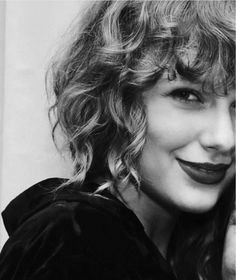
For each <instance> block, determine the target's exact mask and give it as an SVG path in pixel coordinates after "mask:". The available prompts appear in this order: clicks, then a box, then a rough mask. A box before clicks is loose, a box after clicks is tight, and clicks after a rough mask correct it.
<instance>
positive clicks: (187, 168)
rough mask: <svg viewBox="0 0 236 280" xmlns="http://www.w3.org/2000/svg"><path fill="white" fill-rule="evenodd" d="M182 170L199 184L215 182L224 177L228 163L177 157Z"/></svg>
mask: <svg viewBox="0 0 236 280" xmlns="http://www.w3.org/2000/svg"><path fill="white" fill-rule="evenodd" d="M177 161H178V163H179V165H180V167H181V168H182V170H183V171H184V172H185V173H187V175H189V177H190V178H192V179H193V180H194V181H196V182H198V183H201V184H217V183H219V182H220V181H221V180H223V179H224V177H225V174H226V171H227V169H228V168H229V167H230V164H212V163H197V162H190V161H185V160H182V159H179V158H177Z"/></svg>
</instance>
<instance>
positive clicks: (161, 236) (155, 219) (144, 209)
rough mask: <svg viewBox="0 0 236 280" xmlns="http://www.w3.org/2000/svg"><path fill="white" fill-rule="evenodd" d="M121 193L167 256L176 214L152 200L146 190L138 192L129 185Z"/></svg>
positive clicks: (150, 236)
mask: <svg viewBox="0 0 236 280" xmlns="http://www.w3.org/2000/svg"><path fill="white" fill-rule="evenodd" d="M121 195H122V197H123V198H124V201H125V202H126V204H127V206H128V207H129V208H130V209H131V210H132V211H133V212H134V213H135V214H136V216H137V217H138V219H139V220H140V222H141V223H142V224H143V226H144V229H145V232H146V234H147V235H148V237H149V238H150V239H151V240H152V241H153V243H154V244H155V245H156V247H157V248H158V250H159V251H160V253H161V254H162V256H163V257H164V258H166V255H167V248H168V244H169V240H170V237H171V234H172V231H173V228H174V226H175V221H176V215H174V214H173V213H171V211H169V210H166V209H165V208H164V207H163V206H161V205H160V204H158V203H157V202H156V201H154V200H152V199H151V198H150V197H149V196H148V195H146V194H145V193H144V192H142V191H140V192H138V191H137V190H136V189H135V188H134V187H127V188H126V189H125V190H122V192H121Z"/></svg>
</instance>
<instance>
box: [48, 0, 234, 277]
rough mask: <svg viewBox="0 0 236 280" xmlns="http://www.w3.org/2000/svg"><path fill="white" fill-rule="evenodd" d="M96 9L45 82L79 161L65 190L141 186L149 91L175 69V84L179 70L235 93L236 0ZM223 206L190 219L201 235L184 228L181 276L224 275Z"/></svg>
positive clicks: (134, 0) (136, 1) (97, 5)
mask: <svg viewBox="0 0 236 280" xmlns="http://www.w3.org/2000/svg"><path fill="white" fill-rule="evenodd" d="M90 4H91V5H90V7H89V8H88V9H87V11H86V12H85V13H84V15H83V17H82V19H81V20H80V22H79V23H77V24H76V25H75V27H74V28H73V29H72V31H71V33H72V37H73V39H72V41H71V42H70V43H69V44H68V45H67V46H66V47H65V48H64V50H63V51H62V52H61V53H60V55H58V56H56V57H55V59H54V61H53V63H52V67H51V71H50V72H48V76H47V77H48V81H51V83H50V84H49V87H50V86H51V88H52V93H53V94H54V96H55V103H54V105H53V106H52V107H51V110H50V113H54V116H55V117H56V122H55V124H54V127H53V137H54V139H55V131H56V128H57V127H60V128H61V129H62V131H63V132H64V134H65V136H66V139H67V143H68V147H69V149H70V151H71V155H72V158H73V163H74V175H73V176H72V177H71V178H70V180H69V181H68V182H67V183H65V184H64V186H65V185H67V184H69V183H76V185H77V186H81V187H82V186H83V184H85V183H86V182H91V181H98V182H100V185H99V188H98V190H102V189H105V188H108V187H112V188H113V189H115V190H117V192H118V190H119V189H120V188H123V187H126V186H129V185H134V186H135V187H136V188H137V189H139V187H140V182H141V178H140V172H139V157H140V154H141V153H142V149H143V146H144V144H145V138H146V128H147V119H146V114H145V106H144V104H143V99H142V93H143V92H144V91H146V90H147V89H149V88H150V87H152V86H154V85H155V83H157V82H158V79H159V78H160V77H161V76H162V74H163V73H164V71H168V73H169V79H170V80H171V79H175V77H176V74H178V75H180V76H181V77H184V78H186V79H188V80H190V81H193V82H201V83H202V84H203V91H204V92H206V94H207V92H209V90H210V91H211V92H214V93H215V94H227V89H228V88H229V87H232V86H234V82H235V81H234V77H235V1H203V0H199V1H193V0H192V1H191V0H181V1H167V0H158V1H140V0H130V1H96V2H92V3H91V2H90ZM219 86H220V88H221V89H222V86H223V88H224V92H219V91H218V90H217V89H218V88H219ZM167 113H168V112H167ZM231 190H232V188H231ZM95 191H96V190H95ZM229 196H230V195H229ZM229 196H228V197H229ZM231 197H232V194H231ZM222 199H226V198H225V197H224V196H223V198H222ZM227 199H228V198H227ZM224 205H225V203H223V202H222V201H219V203H218V206H217V208H216V209H213V211H212V213H214V215H213V214H212V213H210V214H209V217H208V218H207V219H201V222H199V220H194V219H193V218H192V217H191V225H192V228H194V231H191V230H190V228H191V227H190V226H189V223H188V224H186V225H184V222H180V223H179V224H178V226H179V225H181V229H182V228H184V227H185V226H186V227H185V230H184V231H182V230H181V229H178V232H179V233H181V235H180V234H179V235H178V234H177V235H176V237H175V239H177V241H176V242H175V244H179V245H178V246H177V245H175V246H174V245H173V246H172V247H173V248H172V249H173V250H172V252H182V253H183V252H184V254H185V255H183V254H182V257H181V258H180V257H179V255H177V253H176V254H175V253H172V255H171V259H172V261H173V262H174V267H175V269H176V273H177V275H178V276H179V277H180V279H188V280H189V279H191V280H194V279H214V280H216V279H220V274H221V272H219V271H218V270H219V269H220V268H219V267H220V266H221V265H220V255H221V253H222V246H221V245H222V240H221V236H223V233H222V232H224V229H225V226H222V228H219V227H220V225H222V219H223V220H224V221H225V220H226V219H227V217H228V212H227V211H226V210H225V211H226V212H224V211H223V210H222V209H223V208H224V207H225V206H224ZM219 209H220V210H219ZM219 213H220V214H219ZM222 213H224V214H222ZM212 215H213V218H212ZM222 216H223V218H222ZM187 220H188V221H189V219H187ZM205 221H207V222H206V223H205ZM209 221H210V222H209ZM225 225H226V223H225ZM196 228H198V230H196ZM183 232H185V233H186V232H187V234H188V236H185V235H184V233H183ZM216 232H217V233H216ZM219 232H221V233H222V235H219V234H218V233H219ZM217 234H218V235H217ZM178 236H179V237H178ZM180 236H181V237H180ZM212 236H217V237H216V238H215V237H214V238H213V237H212ZM178 238H179V241H178ZM215 240H217V242H218V243H217V244H218V245H217V246H213V245H214V244H215V243H214V242H216V241H215ZM219 240H220V241H219ZM180 244H181V245H180ZM219 244H221V245H219ZM176 246H177V247H178V248H176ZM220 246H221V247H220ZM170 247H171V246H170ZM192 252H194V253H192ZM179 254H180V253H179ZM191 254H192V255H191ZM183 256H186V257H183ZM189 256H190V257H189ZM190 260H191V261H190ZM189 262H190V263H189ZM188 268H189V271H188ZM209 275H210V276H209ZM212 275H214V276H212Z"/></svg>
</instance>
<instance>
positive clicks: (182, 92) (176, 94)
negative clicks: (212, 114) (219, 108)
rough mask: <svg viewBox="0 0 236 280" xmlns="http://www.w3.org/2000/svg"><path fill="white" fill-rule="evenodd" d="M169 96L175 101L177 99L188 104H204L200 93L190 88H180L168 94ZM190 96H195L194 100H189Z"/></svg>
mask: <svg viewBox="0 0 236 280" xmlns="http://www.w3.org/2000/svg"><path fill="white" fill-rule="evenodd" d="M168 96H170V97H171V98H173V99H177V100H179V101H180V102H184V103H188V104H194V103H195V104H196V103H201V104H203V103H204V102H203V100H202V97H201V95H200V93H199V92H197V91H195V90H192V89H188V88H179V89H176V90H173V91H171V92H170V93H168ZM190 96H193V97H194V99H189V97H190Z"/></svg>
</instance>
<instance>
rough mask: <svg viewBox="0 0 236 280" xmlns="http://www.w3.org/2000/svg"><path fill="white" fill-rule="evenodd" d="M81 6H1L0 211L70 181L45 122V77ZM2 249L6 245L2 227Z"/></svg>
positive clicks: (55, 3)
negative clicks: (24, 195)
mask: <svg viewBox="0 0 236 280" xmlns="http://www.w3.org/2000/svg"><path fill="white" fill-rule="evenodd" d="M84 5H85V2H83V1H70V0H69V1H68V0H64V1H57V0H54V1H45V0H41V1H34V0H31V1H19V0H18V1H12V0H9V1H5V2H3V1H1V0H0V18H1V20H0V21H1V22H0V25H1V27H0V41H1V43H0V60H1V63H0V64H1V68H0V77H1V78H0V109H1V114H0V133H1V139H0V147H1V148H0V156H1V164H0V172H1V173H0V176H1V177H0V179H1V185H0V210H1V211H3V209H4V208H5V207H6V205H7V204H8V203H9V202H10V201H11V200H12V199H13V198H14V197H15V196H16V195H18V194H19V193H21V192H22V191H24V190H25V189H27V188H28V187H30V186H31V185H33V184H34V183H36V182H38V181H40V180H43V179H46V178H48V177H54V176H58V177H68V176H69V175H70V174H71V163H70V161H69V160H68V159H67V158H66V155H65V156H64V157H62V156H61V155H60V154H59V153H58V151H57V150H56V148H55V146H54V143H53V142H52V139H51V134H50V133H51V131H50V129H51V128H50V124H49V121H48V117H47V111H48V106H49V105H48V101H47V97H46V93H45V85H44V76H45V72H46V69H47V67H48V63H49V61H50V58H51V56H52V55H53V54H54V52H55V50H56V49H57V47H58V44H60V42H61V40H62V38H63V36H62V35H63V34H64V33H65V32H66V30H67V28H68V26H69V24H70V23H71V21H72V20H73V18H75V17H76V16H79V15H78V13H80V12H81V10H82V9H83V6H84ZM0 237H1V238H0V248H1V247H2V245H3V244H4V242H5V241H6V239H7V234H6V231H5V229H4V227H3V222H2V219H1V222H0Z"/></svg>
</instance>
